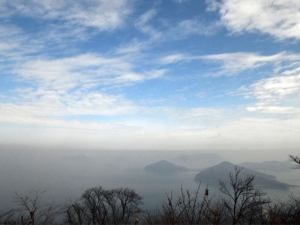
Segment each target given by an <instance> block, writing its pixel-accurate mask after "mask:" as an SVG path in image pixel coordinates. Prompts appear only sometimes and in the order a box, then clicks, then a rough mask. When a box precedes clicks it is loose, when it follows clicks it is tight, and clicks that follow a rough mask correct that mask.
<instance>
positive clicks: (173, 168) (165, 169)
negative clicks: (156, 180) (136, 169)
mask: <svg viewBox="0 0 300 225" xmlns="http://www.w3.org/2000/svg"><path fill="white" fill-rule="evenodd" d="M144 170H146V171H149V172H155V173H174V172H183V171H187V170H188V169H187V168H186V167H184V166H177V165H175V164H173V163H171V162H168V161H166V160H161V161H159V162H156V163H153V164H150V165H147V166H146V167H145V169H144Z"/></svg>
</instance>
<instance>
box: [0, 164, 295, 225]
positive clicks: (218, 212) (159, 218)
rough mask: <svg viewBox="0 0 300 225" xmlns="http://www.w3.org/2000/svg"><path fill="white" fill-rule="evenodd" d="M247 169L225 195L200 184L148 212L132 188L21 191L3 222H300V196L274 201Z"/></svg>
mask: <svg viewBox="0 0 300 225" xmlns="http://www.w3.org/2000/svg"><path fill="white" fill-rule="evenodd" d="M242 169H243V168H241V167H237V166H236V167H235V171H234V172H233V173H230V174H229V180H228V181H222V180H220V181H219V184H220V189H219V190H220V192H221V193H222V197H221V196H220V197H210V195H209V190H208V188H207V187H206V189H205V190H202V189H201V186H200V185H199V187H198V189H197V190H195V191H194V193H192V194H191V193H190V192H189V191H185V190H183V189H181V195H180V196H178V197H177V198H174V196H172V193H171V194H170V195H168V196H167V198H166V200H165V201H164V202H163V203H161V205H158V206H157V208H156V209H155V210H153V211H143V210H142V208H141V206H142V205H143V198H142V196H140V195H139V194H137V193H136V192H135V191H134V190H132V189H128V188H118V189H111V190H105V189H104V188H102V187H101V186H100V187H95V188H90V189H87V190H86V191H84V193H83V194H82V195H81V198H80V199H78V200H77V201H76V202H66V203H65V204H64V205H55V204H54V203H45V202H43V201H42V196H43V195H44V194H45V190H33V191H31V192H29V193H27V194H20V193H16V197H15V199H14V201H15V202H16V203H17V205H18V207H16V208H15V209H11V210H8V211H5V212H1V213H0V224H22V225H25V224H28V225H29V224H31V225H41V224H53V225H55V224H57V225H58V224H73V225H100V224H300V197H298V196H293V195H291V196H289V199H288V200H287V201H280V200H276V201H275V200H273V201H272V200H271V199H269V198H267V197H266V193H265V192H263V191H262V190H261V189H259V188H257V187H255V186H254V185H253V181H254V179H255V176H254V175H248V176H247V178H245V179H241V178H240V173H241V171H242Z"/></svg>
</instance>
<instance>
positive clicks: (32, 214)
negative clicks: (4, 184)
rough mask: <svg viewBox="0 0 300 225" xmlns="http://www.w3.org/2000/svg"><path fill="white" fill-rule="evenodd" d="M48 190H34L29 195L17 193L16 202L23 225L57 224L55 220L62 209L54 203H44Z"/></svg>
mask: <svg viewBox="0 0 300 225" xmlns="http://www.w3.org/2000/svg"><path fill="white" fill-rule="evenodd" d="M45 193H46V190H45V189H43V190H35V189H33V190H32V191H30V192H29V193H28V194H20V193H18V192H17V193H16V197H15V200H14V201H15V202H16V203H17V204H18V205H19V208H17V209H16V210H17V211H18V212H19V214H20V215H19V216H18V218H21V222H20V223H21V224H31V225H44V224H55V218H56V217H57V216H58V215H59V214H60V213H61V207H60V206H59V205H55V204H54V203H45V202H43V198H42V197H43V195H44V194H45Z"/></svg>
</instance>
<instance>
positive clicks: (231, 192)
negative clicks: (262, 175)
mask: <svg viewBox="0 0 300 225" xmlns="http://www.w3.org/2000/svg"><path fill="white" fill-rule="evenodd" d="M242 169H243V168H242V167H238V166H235V171H234V174H232V173H230V174H229V185H228V182H225V181H221V180H220V181H219V184H220V191H221V192H222V193H223V194H225V196H226V197H222V198H221V201H222V202H223V204H224V207H225V209H226V210H227V211H228V213H229V216H230V220H231V223H232V224H237V223H239V222H241V223H247V224H255V223H257V220H258V219H260V217H257V216H258V215H261V211H262V210H263V209H262V206H263V205H265V204H268V203H270V200H269V199H266V198H263V197H264V196H265V195H266V193H264V192H262V191H261V190H260V189H259V188H256V187H254V185H253V180H254V178H255V176H254V175H247V177H246V178H245V179H242V178H240V175H241V174H240V173H241V171H242ZM228 186H229V187H228ZM257 211H259V212H258V213H257Z"/></svg>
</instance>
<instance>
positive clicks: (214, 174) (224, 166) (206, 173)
mask: <svg viewBox="0 0 300 225" xmlns="http://www.w3.org/2000/svg"><path fill="white" fill-rule="evenodd" d="M234 168H235V165H234V164H231V163H229V162H226V161H224V162H222V163H220V164H218V165H216V166H213V167H210V168H207V169H205V170H203V171H201V172H200V173H198V174H197V175H196V176H195V181H197V182H201V181H205V182H218V181H219V180H223V181H228V180H229V173H230V172H231V173H232V174H233V173H234ZM251 174H253V175H255V179H254V181H253V184H254V185H256V186H260V187H264V188H279V189H288V188H289V187H292V186H293V185H289V184H286V183H282V182H279V181H277V180H275V179H276V177H275V176H273V175H268V174H265V173H261V172H257V171H254V170H251V169H248V168H244V169H243V170H242V171H241V173H240V178H241V179H245V178H246V177H247V175H251Z"/></svg>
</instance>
